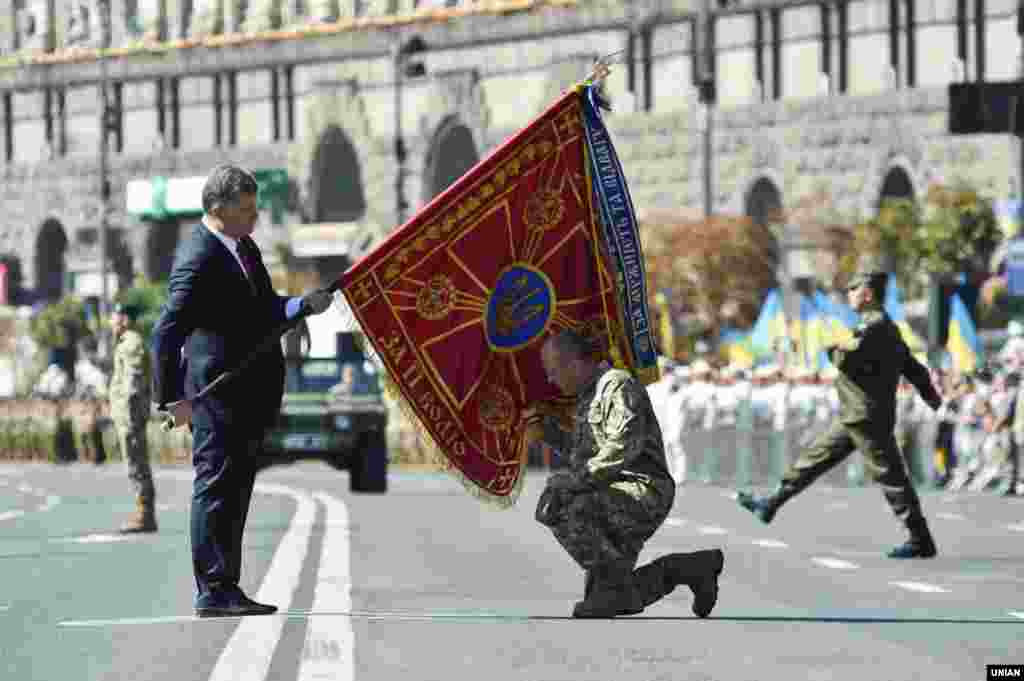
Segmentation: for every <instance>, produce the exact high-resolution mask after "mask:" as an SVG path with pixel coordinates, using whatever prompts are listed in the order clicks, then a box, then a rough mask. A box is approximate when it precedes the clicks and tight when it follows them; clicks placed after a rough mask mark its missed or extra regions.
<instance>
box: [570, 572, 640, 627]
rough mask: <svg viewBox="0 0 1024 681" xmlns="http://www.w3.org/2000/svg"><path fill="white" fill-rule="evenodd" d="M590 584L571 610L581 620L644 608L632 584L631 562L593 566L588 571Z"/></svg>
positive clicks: (607, 616)
mask: <svg viewBox="0 0 1024 681" xmlns="http://www.w3.org/2000/svg"><path fill="white" fill-rule="evenodd" d="M589 575H590V576H591V577H592V580H593V581H592V582H591V584H592V586H591V587H590V591H589V593H587V594H586V596H585V598H584V599H583V600H582V601H580V602H578V603H577V604H576V605H575V607H573V610H572V616H573V617H576V618H581V619H597V618H610V617H615V616H617V615H620V614H633V613H635V612H640V611H641V610H643V603H642V600H641V597H640V594H639V593H638V592H637V590H636V587H635V586H634V584H633V564H632V562H625V561H622V562H616V563H608V564H605V565H599V566H595V567H594V568H592V569H591V570H590V571H589Z"/></svg>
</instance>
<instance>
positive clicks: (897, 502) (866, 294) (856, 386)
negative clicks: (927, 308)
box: [737, 266, 942, 558]
mask: <svg viewBox="0 0 1024 681" xmlns="http://www.w3.org/2000/svg"><path fill="white" fill-rule="evenodd" d="M887 279H888V277H887V275H886V274H885V273H884V272H882V271H880V268H872V267H870V266H867V267H862V268H861V269H860V270H859V271H858V272H857V274H855V275H854V277H853V279H852V280H851V282H850V286H849V288H848V298H849V301H850V306H851V307H853V309H854V310H856V311H857V312H859V313H860V315H861V323H860V325H859V326H858V327H857V329H856V331H855V332H854V336H853V338H852V339H850V340H849V341H846V342H844V343H842V344H840V345H837V346H832V347H830V348H829V349H828V354H829V360H830V361H831V362H832V363H833V364H834V365H835V366H836V367H837V368H838V369H839V372H840V374H839V377H838V378H837V379H836V389H837V391H838V393H839V400H840V412H839V423H836V424H835V425H833V426H832V428H830V429H829V430H828V432H826V433H824V434H823V435H821V436H820V437H819V438H818V439H817V440H815V441H814V442H813V443H812V444H811V445H810V446H809V447H807V448H806V449H804V451H803V452H802V453H801V455H800V457H799V459H798V460H797V461H796V462H795V463H794V464H792V465H791V466H789V468H788V469H787V471H786V473H785V474H784V475H783V476H782V482H781V483H780V484H779V488H778V490H777V491H776V492H775V493H774V494H772V495H770V496H768V497H755V496H753V495H750V494H747V493H745V492H740V493H739V494H738V495H737V500H738V501H739V503H740V505H741V506H743V507H744V508H746V509H747V510H749V511H751V512H752V513H753V514H754V515H756V516H757V517H758V518H759V519H760V520H761V521H762V522H765V523H769V522H771V520H772V518H773V517H774V516H775V513H776V511H778V509H779V507H780V506H782V504H784V503H785V502H786V501H787V500H788V499H790V498H791V497H793V496H794V495H796V494H798V493H799V492H800V491H801V490H803V489H804V488H806V487H807V486H808V485H810V484H811V483H812V482H814V480H816V479H817V478H818V477H819V476H821V475H822V474H823V473H825V472H826V471H828V470H829V469H831V468H832V467H833V466H835V465H836V464H838V463H839V462H841V461H843V460H844V459H846V457H848V456H849V455H850V454H851V453H853V451H854V450H855V449H859V450H860V452H861V453H862V454H863V456H864V459H865V460H866V462H867V468H868V470H869V471H870V473H871V475H872V477H873V478H874V479H875V481H876V482H878V483H879V484H880V485H881V486H882V491H883V493H884V494H885V500H886V501H887V502H889V506H890V507H891V508H892V510H893V513H895V514H896V516H897V517H898V518H900V519H901V520H902V521H903V523H904V524H905V526H906V528H907V530H908V531H909V533H910V538H909V540H908V541H907V542H906V543H904V544H902V545H901V546H898V547H896V548H895V549H893V550H892V551H890V552H889V557H890V558H930V557H932V556H934V555H935V554H936V548H935V542H934V541H933V539H932V535H931V532H930V531H929V530H928V523H927V522H926V521H925V517H924V514H923V513H922V511H921V502H920V499H919V498H918V496H917V492H916V491H915V490H914V486H913V484H912V483H911V482H910V478H909V476H908V474H907V467H906V464H905V463H904V461H903V457H902V456H901V455H900V452H899V447H898V446H897V445H896V439H895V437H894V435H893V431H894V428H895V425H896V385H897V383H898V382H899V380H900V376H901V375H902V376H906V377H907V379H908V380H910V382H911V383H912V384H913V385H914V387H915V388H917V391H918V392H919V393H920V394H921V396H922V397H923V398H924V399H925V401H926V402H927V403H928V406H930V407H931V408H932V409H933V410H935V409H938V408H939V406H940V405H941V404H942V398H941V397H940V396H939V393H938V392H937V391H936V389H935V386H934V385H932V381H931V376H930V375H929V374H928V369H926V368H925V367H924V366H923V365H922V364H921V363H920V362H918V361H917V360H916V359H915V358H914V356H913V355H912V354H911V353H910V349H909V348H908V347H907V344H906V343H905V342H903V339H902V338H901V337H900V332H899V329H897V328H896V325H895V324H893V322H892V320H891V319H889V317H888V315H886V314H885V312H884V311H883V310H882V301H883V300H884V299H885V286H886V281H887Z"/></svg>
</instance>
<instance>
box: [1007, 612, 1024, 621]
mask: <svg viewBox="0 0 1024 681" xmlns="http://www.w3.org/2000/svg"><path fill="white" fill-rule="evenodd" d="M1010 615H1012V616H1013V617H1016V618H1017V619H1021V620H1024V612H1021V611H1019V610H1011V611H1010Z"/></svg>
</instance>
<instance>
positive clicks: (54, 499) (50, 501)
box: [36, 494, 60, 511]
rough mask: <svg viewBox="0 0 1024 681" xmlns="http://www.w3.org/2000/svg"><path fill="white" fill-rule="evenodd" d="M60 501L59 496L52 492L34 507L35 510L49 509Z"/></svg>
mask: <svg viewBox="0 0 1024 681" xmlns="http://www.w3.org/2000/svg"><path fill="white" fill-rule="evenodd" d="M59 503H60V497H58V496H56V495H54V494H48V495H47V496H46V501H45V502H44V503H42V504H40V505H39V506H37V507H36V510H37V511H49V510H50V509H51V508H53V507H54V506H56V505H57V504H59Z"/></svg>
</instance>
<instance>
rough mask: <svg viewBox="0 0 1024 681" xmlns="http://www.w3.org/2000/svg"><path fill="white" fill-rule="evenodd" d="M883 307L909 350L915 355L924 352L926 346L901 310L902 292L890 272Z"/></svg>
mask: <svg viewBox="0 0 1024 681" xmlns="http://www.w3.org/2000/svg"><path fill="white" fill-rule="evenodd" d="M884 308H885V313H886V314H887V315H889V319H891V320H892V321H893V323H894V324H895V325H896V328H898V329H899V330H900V335H901V336H903V342H904V343H906V344H907V346H908V347H909V348H910V351H911V352H912V353H914V354H915V355H917V354H920V353H922V352H924V351H925V350H926V349H927V346H926V345H925V343H924V341H923V340H921V337H920V336H918V335H917V334H916V333H915V332H914V330H913V329H912V328H910V324H908V323H907V314H906V312H905V311H904V310H903V292H902V291H901V290H900V287H899V284H897V283H896V277H895V276H893V275H892V274H890V275H889V283H888V284H887V285H886V287H885V303H884Z"/></svg>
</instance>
